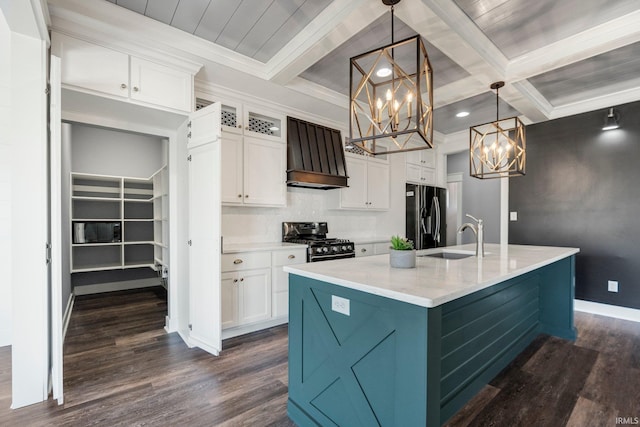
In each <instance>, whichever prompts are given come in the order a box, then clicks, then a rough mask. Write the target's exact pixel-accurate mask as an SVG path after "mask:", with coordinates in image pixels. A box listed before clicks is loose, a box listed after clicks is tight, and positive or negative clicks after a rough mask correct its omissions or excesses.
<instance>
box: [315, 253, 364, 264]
mask: <svg viewBox="0 0 640 427" xmlns="http://www.w3.org/2000/svg"><path fill="white" fill-rule="evenodd" d="M355 256H356V253H355V252H349V253H341V254H309V256H308V259H307V261H309V262H318V261H331V260H333V259H345V258H355Z"/></svg>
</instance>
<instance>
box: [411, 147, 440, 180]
mask: <svg viewBox="0 0 640 427" xmlns="http://www.w3.org/2000/svg"><path fill="white" fill-rule="evenodd" d="M435 167H436V163H435V152H434V151H433V150H419V151H410V152H408V153H406V157H405V168H406V169H405V171H406V181H407V182H411V183H414V184H423V185H435V182H436V169H435Z"/></svg>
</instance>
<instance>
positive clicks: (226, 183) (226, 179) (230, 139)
mask: <svg viewBox="0 0 640 427" xmlns="http://www.w3.org/2000/svg"><path fill="white" fill-rule="evenodd" d="M242 171H243V166H242V135H238V134H237V133H230V132H227V131H224V132H223V133H222V202H223V203H227V204H235V205H241V204H242V200H243V197H244V196H243V191H244V190H243V188H242Z"/></svg>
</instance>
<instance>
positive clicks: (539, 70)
mask: <svg viewBox="0 0 640 427" xmlns="http://www.w3.org/2000/svg"><path fill="white" fill-rule="evenodd" d="M638 41H640V10H637V11H635V12H632V13H629V14H627V15H624V16H621V17H619V18H616V19H612V20H611V21H608V22H605V23H604V24H600V25H598V26H596V27H593V28H589V29H588V30H586V31H583V32H581V33H578V34H575V35H573V36H571V37H567V38H565V39H563V40H559V41H557V42H555V43H551V44H549V45H547V46H544V47H541V48H540V49H536V50H534V51H531V52H528V53H526V54H524V55H521V56H519V57H517V58H514V59H513V60H512V61H510V62H509V65H508V67H507V73H506V75H507V80H509V81H518V80H522V79H527V78H529V77H533V76H537V75H539V74H543V73H546V72H548V71H551V70H554V69H557V68H560V67H564V66H566V65H570V64H573V63H576V62H578V61H582V60H584V59H587V58H591V57H593V56H596V55H600V54H602V53H605V52H608V51H611V50H614V49H618V48H620V47H623V46H627V45H629V44H632V43H636V42H638Z"/></svg>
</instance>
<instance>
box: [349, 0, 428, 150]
mask: <svg viewBox="0 0 640 427" xmlns="http://www.w3.org/2000/svg"><path fill="white" fill-rule="evenodd" d="M399 2H400V0H382V3H383V4H384V5H386V6H390V8H391V44H389V45H387V46H384V47H381V48H379V49H375V50H372V51H370V52H366V53H363V54H361V55H358V56H354V57H352V58H351V61H350V63H351V67H350V79H349V92H350V106H349V140H348V144H349V145H352V146H357V147H359V148H360V149H362V150H363V151H365V152H366V153H368V154H370V155H374V156H375V155H377V154H391V153H400V152H406V151H414V150H424V149H426V148H433V107H432V106H433V86H432V78H433V71H432V69H431V64H430V63H429V57H428V56H427V50H426V49H425V47H424V43H423V41H422V38H421V37H420V35H416V36H414V37H410V38H407V39H405V40H402V41H399V42H397V43H395V42H394V36H393V31H394V28H393V25H394V22H393V20H394V11H393V8H394V6H395V5H396V4H398V3H399Z"/></svg>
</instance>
